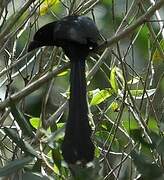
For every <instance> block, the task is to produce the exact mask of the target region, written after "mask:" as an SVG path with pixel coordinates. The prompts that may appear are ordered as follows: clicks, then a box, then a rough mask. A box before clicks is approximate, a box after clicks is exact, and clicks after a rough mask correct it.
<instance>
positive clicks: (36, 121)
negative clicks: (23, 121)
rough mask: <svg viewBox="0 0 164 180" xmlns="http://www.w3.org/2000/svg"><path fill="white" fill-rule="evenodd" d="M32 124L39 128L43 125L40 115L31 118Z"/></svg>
mask: <svg viewBox="0 0 164 180" xmlns="http://www.w3.org/2000/svg"><path fill="white" fill-rule="evenodd" d="M29 121H30V124H31V125H32V126H33V127H34V128H35V129H38V128H39V127H40V125H41V119H40V118H38V117H32V118H30V120H29Z"/></svg>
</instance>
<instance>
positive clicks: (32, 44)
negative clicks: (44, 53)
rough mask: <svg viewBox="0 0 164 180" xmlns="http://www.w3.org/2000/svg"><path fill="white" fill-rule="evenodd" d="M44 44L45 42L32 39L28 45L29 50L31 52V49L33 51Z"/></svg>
mask: <svg viewBox="0 0 164 180" xmlns="http://www.w3.org/2000/svg"><path fill="white" fill-rule="evenodd" d="M42 46H43V44H42V43H41V42H39V41H35V40H34V41H31V42H30V44H29V45H28V50H27V51H28V52H30V51H32V50H34V49H36V48H39V47H42Z"/></svg>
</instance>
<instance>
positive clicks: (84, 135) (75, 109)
mask: <svg viewBox="0 0 164 180" xmlns="http://www.w3.org/2000/svg"><path fill="white" fill-rule="evenodd" d="M62 153H63V157H64V159H65V161H66V162H67V163H76V162H77V161H84V162H89V161H91V160H93V157H94V145H93V143H92V141H91V127H90V125H89V120H88V106H87V99H86V78H85V60H80V61H73V62H71V74H70V100H69V115H68V120H67V124H66V131H65V137H64V141H63V145H62Z"/></svg>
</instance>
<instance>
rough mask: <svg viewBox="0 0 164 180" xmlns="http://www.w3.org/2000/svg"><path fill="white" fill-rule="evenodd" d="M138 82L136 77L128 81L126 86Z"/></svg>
mask: <svg viewBox="0 0 164 180" xmlns="http://www.w3.org/2000/svg"><path fill="white" fill-rule="evenodd" d="M139 80H140V78H139V77H138V76H136V77H134V78H133V79H131V80H130V81H128V84H136V83H138V82H139Z"/></svg>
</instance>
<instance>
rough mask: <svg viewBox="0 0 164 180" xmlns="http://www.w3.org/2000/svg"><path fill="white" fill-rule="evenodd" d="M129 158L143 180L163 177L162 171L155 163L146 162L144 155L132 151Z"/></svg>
mask: <svg viewBox="0 0 164 180" xmlns="http://www.w3.org/2000/svg"><path fill="white" fill-rule="evenodd" d="M131 156H132V158H133V160H134V164H135V166H136V167H137V170H138V172H139V173H141V174H142V176H143V177H144V179H149V180H155V179H157V178H159V177H161V176H163V170H162V169H161V168H160V167H158V166H157V165H156V164H155V163H153V162H150V161H148V160H147V158H146V157H145V156H144V155H142V154H138V153H137V152H136V151H132V153H131Z"/></svg>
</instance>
